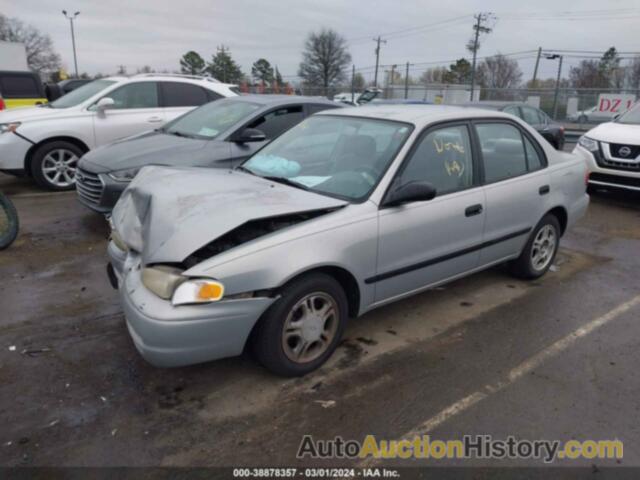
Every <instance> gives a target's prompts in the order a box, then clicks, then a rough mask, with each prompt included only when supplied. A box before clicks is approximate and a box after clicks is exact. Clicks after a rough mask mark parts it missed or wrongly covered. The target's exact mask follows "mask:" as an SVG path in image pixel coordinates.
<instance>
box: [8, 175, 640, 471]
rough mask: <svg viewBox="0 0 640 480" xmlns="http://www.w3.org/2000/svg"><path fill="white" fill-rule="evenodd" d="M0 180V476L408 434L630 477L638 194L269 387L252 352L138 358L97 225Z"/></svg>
mask: <svg viewBox="0 0 640 480" xmlns="http://www.w3.org/2000/svg"><path fill="white" fill-rule="evenodd" d="M0 188H1V189H2V190H3V191H4V192H5V193H9V195H10V196H11V198H12V199H13V200H14V202H15V204H16V207H17V209H18V212H19V215H20V220H21V232H20V236H19V238H18V240H17V242H16V243H15V244H14V245H13V246H12V247H11V248H10V249H9V250H6V251H3V252H0V278H2V282H0V312H2V315H1V316H0V377H1V378H2V388H1V389H0V421H1V422H2V425H3V426H4V428H3V429H2V430H0V465H5V466H7V465H8V466H18V465H22V466H47V465H57V466H157V465H162V466H239V465H253V466H274V465H280V466H282V465H298V466H300V465H310V464H313V465H319V466H328V465H336V464H340V465H359V463H358V462H357V461H336V460H312V461H310V460H304V461H303V460H299V459H296V452H297V451H298V448H299V446H300V442H301V440H302V437H303V435H313V436H314V438H316V439H332V438H334V437H335V436H336V435H340V436H341V437H342V438H344V439H355V440H359V441H360V440H362V439H363V438H364V437H365V436H366V435H368V434H375V435H376V436H377V437H379V438H385V439H390V440H391V439H401V438H406V437H407V436H411V435H413V434H416V433H418V434H421V435H423V434H428V435H430V436H431V437H433V438H439V439H454V438H460V437H461V436H462V435H476V434H478V435H492V436H493V437H494V438H505V437H507V436H509V435H512V436H516V437H519V438H526V439H532V440H534V439H558V440H563V441H566V440H569V439H580V440H586V439H594V440H599V439H614V438H615V439H621V440H622V441H623V442H624V458H623V459H622V460H607V461H597V462H596V461H593V460H576V461H569V460H562V461H558V463H556V464H558V465H588V466H591V465H593V464H597V465H596V466H595V467H594V468H597V467H598V466H600V465H623V466H640V427H639V426H638V422H637V421H636V419H637V418H638V416H639V414H640V411H639V410H640V402H639V401H638V393H639V392H640V374H639V373H638V369H637V366H638V364H639V363H640V353H639V352H640V349H639V348H638V347H639V346H640V340H638V339H640V324H639V322H638V318H639V317H640V297H639V295H640V276H638V270H639V269H640V256H639V255H638V252H639V251H640V197H639V196H630V195H624V194H613V193H605V192H603V193H600V194H598V195H596V196H595V197H593V198H592V203H591V205H590V208H589V212H588V214H587V216H586V217H585V218H584V219H583V220H581V221H580V223H579V224H578V225H577V226H576V227H575V228H574V229H573V230H572V231H570V232H569V233H568V234H567V235H566V236H565V237H564V238H563V240H562V249H561V251H560V254H559V256H558V259H557V261H556V264H555V266H554V267H553V271H551V272H549V273H548V275H546V276H545V277H544V278H543V279H541V280H538V281H535V282H524V281H520V280H515V279H514V278H512V277H511V276H510V275H509V274H508V273H507V272H506V270H505V269H503V268H494V269H491V270H489V271H486V272H482V273H478V274H476V275H473V276H471V277H468V278H465V279H462V280H459V281H456V282H454V283H452V284H449V285H446V286H445V287H442V288H438V289H435V290H432V291H429V292H426V293H423V294H420V295H417V296H414V297H412V298H409V299H407V300H404V301H400V302H397V303H395V304H392V305H389V306H386V307H383V308H380V309H378V310H376V311H374V312H371V313H369V314H367V315H365V316H364V317H362V318H360V319H357V320H354V321H352V322H351V324H350V325H349V326H348V328H347V331H346V334H345V339H344V341H343V342H342V344H341V346H340V347H339V350H338V351H337V352H336V354H335V355H334V357H333V358H332V359H331V361H330V362H329V363H328V364H327V365H326V366H325V367H323V368H322V369H320V370H319V371H318V372H315V373H313V374H311V375H308V376H306V377H304V378H300V379H282V378H278V377H275V376H273V375H271V374H269V373H268V372H266V371H265V370H264V369H262V368H261V367H260V366H259V365H258V364H256V363H255V362H254V361H253V359H251V358H250V356H248V355H243V356H241V357H238V358H232V359H226V360H222V361H217V362H210V363H207V364H203V365H197V366H192V367H185V368H178V369H158V368H154V367H152V366H150V365H148V364H147V363H145V362H144V360H142V359H141V358H140V356H139V355H138V353H137V352H136V350H135V348H134V347H133V344H132V342H131V340H130V338H129V335H128V333H127V331H126V327H125V324H124V319H123V316H122V313H121V309H120V305H119V303H118V299H117V294H116V292H115V291H114V290H113V289H112V288H111V287H110V286H109V283H108V281H107V277H106V274H105V265H106V261H107V258H106V252H105V249H106V243H107V235H108V231H107V226H106V222H105V221H104V219H103V218H102V217H101V216H99V215H96V214H94V213H92V212H89V211H88V210H86V209H85V208H84V207H82V206H81V205H80V204H79V203H78V202H77V201H76V199H75V193H73V192H70V193H46V192H41V191H39V190H37V189H36V188H35V187H33V186H32V185H31V183H30V182H28V181H25V180H19V179H13V178H11V177H7V176H0ZM434 462H435V461H434V460H392V461H387V462H384V464H385V465H387V464H388V465H426V464H428V465H433V464H434ZM438 464H439V465H445V464H447V465H462V466H469V465H490V466H505V465H539V464H540V461H539V460H497V459H485V460H482V459H468V460H447V461H444V460H443V461H440V463H438Z"/></svg>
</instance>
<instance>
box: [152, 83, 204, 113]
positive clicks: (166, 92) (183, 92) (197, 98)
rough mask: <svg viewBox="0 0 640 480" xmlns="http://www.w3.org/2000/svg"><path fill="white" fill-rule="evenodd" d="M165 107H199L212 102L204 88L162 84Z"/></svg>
mask: <svg viewBox="0 0 640 480" xmlns="http://www.w3.org/2000/svg"><path fill="white" fill-rule="evenodd" d="M160 88H161V89H162V99H163V104H164V105H163V106H165V107H197V106H200V105H203V104H205V103H207V102H209V101H210V99H209V95H207V92H206V91H205V89H204V88H202V87H200V86H198V85H193V84H191V83H180V82H160Z"/></svg>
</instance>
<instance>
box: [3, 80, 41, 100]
mask: <svg viewBox="0 0 640 480" xmlns="http://www.w3.org/2000/svg"><path fill="white" fill-rule="evenodd" d="M0 93H2V96H3V97H5V98H41V97H42V96H43V95H42V92H41V91H40V84H39V82H38V81H37V80H36V79H35V78H34V77H33V75H28V74H27V75H19V74H10V75H2V76H0Z"/></svg>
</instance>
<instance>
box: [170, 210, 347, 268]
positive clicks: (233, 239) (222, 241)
mask: <svg viewBox="0 0 640 480" xmlns="http://www.w3.org/2000/svg"><path fill="white" fill-rule="evenodd" d="M336 209H337V208H328V209H322V210H313V211H310V212H301V213H292V214H287V215H279V216H276V217H269V218H259V219H256V220H251V221H249V222H247V223H243V224H242V225H240V226H239V227H236V228H234V229H233V230H231V231H230V232H227V233H225V234H224V235H222V236H221V237H219V238H217V239H215V240H213V241H212V242H210V243H208V244H206V245H205V246H204V247H202V248H200V249H198V250H196V251H195V252H193V253H192V254H191V255H189V256H188V257H187V258H185V260H184V261H183V262H182V264H183V265H184V266H185V267H186V268H191V267H193V266H195V265H197V264H199V263H200V262H203V261H204V260H207V259H209V258H212V257H214V256H216V255H219V254H220V253H223V252H226V251H227V250H230V249H232V248H235V247H237V246H239V245H242V244H245V243H248V242H250V241H252V240H255V239H257V238H260V237H263V236H265V235H268V234H270V233H273V232H276V231H278V230H282V229H285V228H288V227H290V226H292V225H296V224H299V223H302V222H306V221H308V220H312V219H314V218H317V217H319V216H321V215H326V214H327V213H330V212H333V211H335V210H336Z"/></svg>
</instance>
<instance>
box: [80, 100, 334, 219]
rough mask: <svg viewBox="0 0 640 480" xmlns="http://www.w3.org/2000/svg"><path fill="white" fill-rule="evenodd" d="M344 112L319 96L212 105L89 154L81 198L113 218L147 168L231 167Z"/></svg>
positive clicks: (83, 169) (84, 160)
mask: <svg viewBox="0 0 640 480" xmlns="http://www.w3.org/2000/svg"><path fill="white" fill-rule="evenodd" d="M335 108H340V105H339V104H336V103H335V102H330V101H329V100H323V99H321V98H314V97H295V96H290V95H243V96H238V97H234V98H228V99H223V100H219V101H216V102H211V103H207V104H206V105H203V106H201V107H199V108H197V109H195V110H192V111H191V112H189V113H187V114H186V115H183V116H180V117H178V118H177V119H175V120H173V121H171V122H169V123H167V124H166V125H165V126H164V127H161V128H158V129H156V130H153V131H150V132H147V133H143V134H141V135H138V136H133V137H129V138H126V139H124V140H121V141H119V142H116V143H113V144H111V145H109V146H107V147H104V148H98V149H95V150H92V151H91V152H88V153H87V154H86V155H84V156H83V157H82V159H81V160H80V163H79V168H78V172H77V174H76V180H77V190H78V198H79V199H80V201H81V202H82V203H83V204H85V205H86V206H88V207H89V208H91V209H92V210H95V211H97V212H101V213H110V212H111V209H112V208H113V206H114V205H115V203H116V201H117V200H118V198H119V197H120V194H121V193H122V191H123V190H124V189H125V187H126V186H127V185H128V183H129V182H130V181H131V180H132V179H133V178H134V177H135V175H136V174H137V173H138V171H139V170H140V169H141V168H142V167H143V166H145V165H167V166H171V165H173V166H201V167H218V168H230V167H233V166H237V165H239V164H240V163H242V161H243V160H245V159H246V158H248V157H249V156H250V155H252V154H253V153H255V152H256V151H257V150H259V149H260V148H261V147H263V146H264V145H265V144H266V143H267V142H269V141H270V140H272V139H274V138H276V137H277V136H278V135H280V134H281V133H283V132H284V131H286V130H288V129H289V128H291V127H293V126H294V125H296V124H298V123H299V122H301V121H302V120H303V119H304V118H306V117H307V116H309V115H312V114H314V113H316V112H319V111H322V110H326V109H335Z"/></svg>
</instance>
